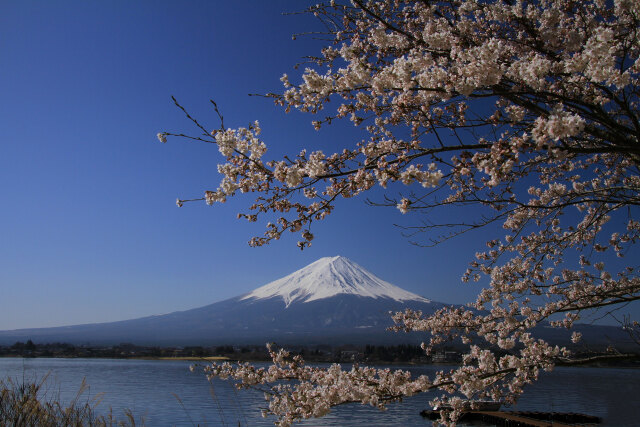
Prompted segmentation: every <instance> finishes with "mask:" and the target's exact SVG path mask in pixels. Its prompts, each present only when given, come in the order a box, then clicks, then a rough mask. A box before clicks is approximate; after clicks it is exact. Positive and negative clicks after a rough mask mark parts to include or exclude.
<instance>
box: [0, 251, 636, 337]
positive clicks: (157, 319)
mask: <svg viewBox="0 0 640 427" xmlns="http://www.w3.org/2000/svg"><path fill="white" fill-rule="evenodd" d="M444 306H445V304H442V303H439V302H434V301H431V300H429V299H427V298H425V297H422V296H420V295H416V294H414V293H411V292H409V291H406V290H404V289H402V288H399V287H397V286H395V285H392V284H391V283H388V282H386V281H384V280H382V279H380V278H378V277H377V276H375V275H374V274H373V273H370V272H369V271H367V270H365V269H364V268H362V267H361V266H359V265H358V264H356V263H355V262H353V261H351V260H349V259H347V258H344V257H341V256H335V257H326V258H321V259H319V260H317V261H315V262H313V263H311V264H309V265H307V266H306V267H303V268H301V269H300V270H297V271H295V272H293V273H291V274H289V275H287V276H285V277H283V278H281V279H278V280H275V281H273V282H271V283H268V284H266V285H264V286H261V287H259V288H257V289H254V290H253V291H251V292H249V293H246V294H244V295H240V296H238V297H235V298H230V299H227V300H224V301H220V302H216V303H213V304H209V305H206V306H204V307H199V308H194V309H191V310H186V311H177V312H174V313H169V314H164V315H157V316H148V317H142V318H139V319H133V320H123V321H119V322H109V323H95V324H86V325H74V326H64V327H54V328H37V329H19V330H13V331H0V344H4V345H7V344H13V343H15V342H16V341H27V340H29V339H31V340H32V341H34V342H37V343H53V342H67V343H72V344H88V345H109V344H119V343H124V342H130V343H133V344H138V345H161V346H175V345H203V346H205V345H220V344H225V345H226V344H264V343H266V342H271V341H275V342H278V343H280V344H333V345H339V344H360V345H363V344H378V345H379V344H401V343H414V344H418V343H420V342H421V341H424V340H425V339H428V333H427V334H425V333H418V332H415V333H409V334H406V333H392V332H388V331H386V329H387V328H388V327H390V326H392V325H393V321H392V319H391V316H390V312H396V311H403V310H405V309H406V308H411V309H413V310H421V311H422V312H423V313H424V314H427V315H428V314H431V313H433V312H435V311H436V310H438V309H440V308H442V307H444ZM576 330H578V331H580V332H582V334H583V341H585V342H588V343H590V344H592V345H598V346H606V345H608V344H610V343H620V342H622V341H624V340H625V339H627V340H628V336H627V335H626V334H625V333H624V332H623V331H622V329H621V328H615V327H609V326H589V325H576ZM535 332H536V335H537V336H539V337H540V338H545V339H550V340H552V342H555V343H561V344H567V343H568V336H569V333H568V332H567V331H566V330H559V329H553V328H548V327H546V326H544V325H540V326H538V327H537V328H536V331H535Z"/></svg>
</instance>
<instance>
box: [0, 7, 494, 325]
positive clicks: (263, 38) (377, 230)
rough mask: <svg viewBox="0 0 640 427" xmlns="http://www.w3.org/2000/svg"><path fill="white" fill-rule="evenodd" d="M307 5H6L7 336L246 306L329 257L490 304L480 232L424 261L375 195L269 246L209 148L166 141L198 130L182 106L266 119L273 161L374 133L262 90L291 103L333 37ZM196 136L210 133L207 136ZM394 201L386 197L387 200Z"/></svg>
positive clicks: (3, 292)
mask: <svg viewBox="0 0 640 427" xmlns="http://www.w3.org/2000/svg"><path fill="white" fill-rule="evenodd" d="M305 4H306V2H303V1H275V0H270V1H259V0H255V1H224V2H223V1H140V2H129V1H124V0H118V1H109V2H96V1H91V2H87V1H57V2H51V1H44V0H43V1H27V0H20V1H18V0H15V1H4V2H2V3H1V5H0V94H1V95H0V137H1V142H0V186H1V188H2V198H3V203H2V209H0V330H1V329H14V328H24V327H44V326H58V325H69V324H77V323H89V322H103V321H115V320H122V319H128V318H135V317H140V316H145V315H151V314H162V313H168V312H171V311H176V310H184V309H189V308H194V307H198V306H202V305H205V304H209V303H212V302H215V301H220V300H223V299H226V298H230V297H233V296H236V295H239V294H242V293H245V292H248V291H250V290H252V289H254V288H255V287H257V286H260V285H263V284H265V283H267V282H270V281H272V280H275V279H277V278H279V277H282V276H284V275H286V274H288V273H290V272H292V271H294V270H296V269H299V268H301V267H303V266H305V265H307V264H309V263H310V262H313V261H314V260H316V259H318V258H320V257H323V256H333V255H343V256H346V257H348V258H351V259H352V260H354V261H355V262H357V263H359V264H360V265H362V266H364V267H365V268H367V269H369V270H370V271H372V272H373V273H375V274H377V275H378V276H380V277H381V278H383V279H385V280H387V281H390V282H391V283H394V284H396V285H398V286H401V287H403V288H405V289H407V290H410V291H412V292H415V293H418V294H421V295H424V296H426V297H429V298H432V299H434V300H437V301H443V302H451V303H462V302H467V301H469V300H470V299H471V298H473V296H474V295H475V294H476V292H477V288H476V287H474V286H473V285H463V284H461V282H460V276H461V275H462V273H463V272H464V270H465V268H466V266H467V263H468V261H469V260H471V258H472V257H473V254H474V253H475V252H476V251H477V250H479V249H481V248H482V244H481V242H482V241H483V240H484V237H483V236H482V235H476V236H471V237H470V238H467V239H465V240H454V241H452V242H451V243H448V244H445V245H442V246H439V247H436V248H431V249H424V248H418V247H415V246H411V245H410V244H409V243H408V242H407V240H406V239H405V238H404V237H402V235H401V234H400V231H399V230H398V229H397V228H395V227H394V226H393V224H394V223H398V222H399V223H405V224H411V223H415V222H416V221H417V220H418V218H411V217H409V216H402V215H401V214H400V213H399V212H398V211H397V210H395V209H382V208H378V209H373V208H370V207H367V206H365V205H364V201H363V200H361V199H356V200H348V201H344V202H341V203H339V206H338V209H337V210H336V212H335V213H334V214H333V215H332V216H331V217H330V219H328V220H326V221H325V222H324V223H318V224H314V228H313V231H314V232H315V234H316V236H317V238H316V240H314V242H313V246H312V247H311V248H309V249H306V250H305V251H304V252H300V250H299V249H298V248H297V247H296V246H295V242H296V241H297V235H291V236H290V237H289V238H287V239H284V240H281V241H279V242H275V243H273V244H271V245H269V246H266V247H262V248H250V247H248V246H247V244H246V242H247V241H248V240H249V238H250V237H251V236H252V235H256V234H261V233H262V231H263V226H264V223H259V224H257V225H255V226H254V225H251V226H250V225H249V224H248V223H247V222H246V221H244V220H238V219H236V213H237V212H238V211H239V210H241V209H242V208H243V207H246V206H247V205H248V204H249V203H250V201H251V199H250V198H248V197H244V198H243V197H241V198H239V199H238V200H234V201H232V202H230V203H227V204H225V205H216V206H214V207H209V206H206V205H205V204H203V203H200V204H188V205H186V206H185V207H183V208H181V209H178V208H177V207H176V206H175V200H176V198H177V197H181V198H191V197H201V196H202V194H203V192H204V190H214V189H215V188H216V187H217V184H218V182H219V179H220V178H219V176H218V175H217V173H216V167H215V166H216V164H217V163H218V162H219V161H220V160H221V158H220V156H219V154H218V152H217V149H216V148H215V147H214V146H211V145H198V144H190V143H187V142H185V141H179V140H176V139H173V140H171V139H170V140H169V143H167V144H161V143H159V142H158V141H157V139H156V133H157V132H159V131H192V130H193V128H192V127H191V126H190V122H188V121H187V120H186V119H185V118H184V117H183V115H182V113H181V112H180V111H179V110H178V109H176V108H175V107H174V106H173V104H172V101H171V98H170V97H171V95H175V96H176V97H177V98H178V99H179V100H180V102H181V103H182V104H183V105H185V106H187V107H188V109H189V110H190V111H191V112H192V113H193V115H194V116H196V117H198V118H199V119H201V120H202V122H204V123H206V124H207V126H208V127H210V128H212V129H213V128H215V127H217V126H218V122H217V121H216V117H215V115H214V114H213V111H212V110H211V108H210V107H209V103H208V100H209V99H215V100H216V101H217V102H218V104H219V106H220V107H221V109H222V112H223V114H224V116H225V122H226V124H227V126H231V127H236V126H243V125H246V124H248V123H249V122H252V121H253V120H256V119H257V120H259V121H260V122H261V125H262V128H263V136H264V139H265V140H266V142H267V143H268V144H269V152H268V154H267V157H274V158H275V157H277V156H278V155H279V154H282V153H285V152H293V153H295V152H297V151H299V149H301V148H302V147H309V148H312V149H318V148H321V149H323V150H325V151H327V152H328V151H331V149H332V148H335V147H338V146H340V145H341V144H344V143H349V142H350V141H351V140H352V139H354V138H358V134H357V132H356V131H355V130H353V129H352V128H351V127H349V126H347V127H340V126H338V127H336V128H335V129H328V130H327V131H322V132H320V133H318V132H315V131H314V130H313V128H312V126H311V124H310V122H311V120H313V117H312V116H309V115H302V114H299V113H292V114H288V115H287V114H285V113H284V111H283V110H282V109H281V108H279V107H275V106H274V105H273V103H272V102H271V101H269V100H267V99H262V98H256V97H249V96H247V95H248V94H249V93H266V92H270V91H279V90H280V89H281V84H280V81H279V78H280V76H281V75H282V73H284V72H287V73H290V74H293V73H294V71H293V65H295V64H296V63H297V62H299V61H300V59H301V58H302V56H304V55H309V54H315V53H317V48H318V46H319V44H318V42H317V41H314V40H313V39H310V38H299V39H298V40H296V41H293V40H292V37H291V35H292V34H293V33H299V32H304V31H308V30H314V29H317V22H316V21H315V20H314V19H313V18H312V17H308V16H300V15H294V16H285V15H283V14H282V12H286V11H297V10H300V9H302V8H303V6H304V5H305ZM194 133H195V130H194ZM381 194H382V193H380V192H378V193H377V194H376V195H374V196H377V197H380V196H381Z"/></svg>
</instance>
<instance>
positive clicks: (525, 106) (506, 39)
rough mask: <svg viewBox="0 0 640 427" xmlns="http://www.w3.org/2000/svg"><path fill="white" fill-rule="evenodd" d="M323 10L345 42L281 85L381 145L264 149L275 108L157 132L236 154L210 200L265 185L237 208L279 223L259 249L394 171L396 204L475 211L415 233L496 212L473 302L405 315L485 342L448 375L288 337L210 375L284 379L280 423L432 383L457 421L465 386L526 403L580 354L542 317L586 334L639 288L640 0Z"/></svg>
mask: <svg viewBox="0 0 640 427" xmlns="http://www.w3.org/2000/svg"><path fill="white" fill-rule="evenodd" d="M308 12H309V13H312V14H314V15H316V16H317V17H318V18H319V19H320V20H321V21H322V22H323V24H324V25H325V28H327V36H328V39H329V41H328V42H327V43H326V44H327V45H326V46H325V47H324V48H323V49H322V51H321V52H320V53H319V54H318V56H317V57H314V58H313V62H312V65H311V66H309V67H308V68H306V69H304V71H303V72H301V73H300V75H299V76H296V77H290V76H288V75H286V74H285V75H284V76H282V79H281V80H282V82H283V84H284V91H283V93H280V94H269V95H268V96H270V97H272V98H273V99H274V100H275V103H276V104H278V105H280V106H283V107H284V108H285V109H286V110H287V111H289V110H291V109H297V110H300V111H303V112H309V113H312V114H313V115H314V117H315V118H316V120H315V121H313V125H314V126H315V128H316V129H320V128H322V127H324V126H327V125H330V124H331V123H333V122H334V121H336V120H340V119H344V120H347V119H348V120H350V121H351V122H353V124H354V125H355V126H359V127H362V128H364V129H366V131H367V135H368V137H367V139H365V140H362V141H354V143H353V145H352V146H346V147H344V149H343V150H342V151H340V152H336V153H323V152H322V151H313V152H307V151H306V150H302V151H301V152H300V153H298V154H297V155H296V156H290V157H285V158H283V159H281V160H271V161H266V160H264V156H265V153H266V146H267V145H266V144H265V143H264V142H263V141H262V140H261V139H260V126H259V124H258V123H257V122H256V123H254V124H252V125H250V126H248V127H240V128H236V129H231V128H226V127H225V126H224V123H223V121H222V116H221V115H220V114H219V113H218V115H219V117H220V121H221V126H220V128H219V129H215V130H213V131H211V130H210V129H205V128H204V127H202V126H200V124H199V123H198V122H197V121H196V120H193V121H194V123H196V125H198V126H199V127H200V130H201V131H202V132H203V134H202V135H196V136H186V135H183V134H175V133H170V132H162V133H160V134H158V138H159V139H160V141H162V142H166V140H167V137H172V136H182V137H187V138H192V139H196V140H200V141H203V142H209V143H213V144H216V145H217V147H218V149H219V151H220V153H221V154H222V156H223V157H224V158H225V161H224V162H223V163H221V164H220V165H219V166H218V171H219V172H220V174H221V175H222V179H221V182H220V184H219V186H218V188H217V189H216V190H213V191H206V192H205V195H204V197H203V198H202V199H196V200H204V201H206V203H208V204H214V203H222V202H224V201H225V200H226V199H227V198H229V197H233V196H234V195H236V194H237V193H239V192H240V193H254V194H255V203H253V204H252V205H251V206H249V207H248V210H247V211H246V212H243V213H240V214H239V216H240V217H242V218H245V219H247V220H249V221H252V222H254V221H258V220H259V219H261V218H263V217H264V216H266V215H272V213H274V212H275V213H277V214H278V215H277V216H279V219H278V220H277V221H275V222H274V223H271V222H269V223H267V225H266V232H265V233H264V235H262V236H256V237H254V238H253V239H252V240H251V241H250V242H249V243H250V245H252V246H260V245H264V244H267V243H269V242H271V241H272V240H278V239H280V237H282V236H283V234H284V233H286V232H287V231H289V232H295V233H300V235H301V237H302V238H301V240H300V241H299V242H298V246H299V247H300V248H301V249H304V248H305V247H307V246H309V245H311V241H312V239H313V238H314V236H313V234H312V233H311V232H310V228H309V227H310V225H311V224H312V223H313V222H314V221H319V220H322V219H323V218H325V217H326V216H327V215H329V214H331V212H332V211H333V209H334V203H335V201H336V200H337V199H338V198H350V197H354V196H360V195H362V194H367V191H369V190H370V189H372V188H373V187H374V186H376V185H381V186H382V187H384V188H387V185H389V184H391V183H395V182H398V183H401V184H404V185H406V189H407V192H406V194H404V193H402V194H389V195H388V196H387V198H386V199H385V201H384V202H382V203H381V204H386V205H392V206H396V207H397V208H398V209H399V210H400V212H401V213H403V214H404V213H407V212H412V211H415V212H421V213H422V214H423V215H424V216H425V217H426V218H433V217H434V215H433V213H434V212H435V211H436V210H438V209H447V210H448V211H451V210H452V209H459V210H461V212H463V213H462V214H461V217H462V218H464V220H462V221H457V222H456V221H452V222H450V223H444V224H442V223H432V222H425V223H423V224H420V225H416V226H414V227H410V228H409V229H408V232H409V233H410V234H411V235H412V236H413V238H414V239H415V238H417V237H419V236H421V235H425V236H427V239H426V244H437V243H439V242H441V241H443V240H446V239H449V238H452V237H455V236H458V235H460V234H462V233H465V232H466V231H469V230H472V229H476V228H479V227H484V226H488V225H490V224H501V225H502V227H503V230H504V233H503V235H496V236H495V238H493V239H491V240H489V241H488V242H487V248H486V249H485V250H484V251H482V252H479V253H477V254H476V257H475V258H476V259H475V260H473V261H472V262H471V263H470V267H469V269H468V270H467V271H466V273H464V275H463V281H481V282H482V283H486V287H484V289H482V290H481V291H480V293H479V295H478V297H477V300H476V301H475V302H473V303H471V304H469V305H468V306H466V307H449V308H444V309H442V310H439V311H438V312H436V313H435V314H433V315H427V316H425V315H423V314H422V313H420V312H413V311H410V310H407V311H406V312H402V313H396V314H395V315H394V316H393V318H394V320H395V322H396V329H397V330H406V331H426V332H429V333H430V339H429V341H428V342H425V344H423V346H424V348H425V351H427V352H429V351H430V350H431V349H433V348H434V347H435V346H437V345H439V344H441V343H443V342H445V341H448V340H456V341H458V342H461V343H463V344H465V345H468V348H469V350H468V353H467V354H466V355H465V356H464V359H463V363H462V365H461V366H460V367H458V368H456V369H452V370H450V371H442V372H439V373H438V374H437V375H436V376H435V377H433V378H427V377H418V378H412V377H411V376H410V374H409V373H407V372H402V371H391V370H386V369H375V368H366V367H360V366H354V367H353V368H352V369H351V370H348V371H345V370H342V369H341V367H340V366H339V365H333V366H331V367H329V368H327V369H323V368H316V367H309V366H306V365H305V364H304V361H303V360H302V359H301V358H300V357H297V356H296V357H290V356H289V355H288V353H287V352H286V351H284V350H279V351H276V350H273V351H272V357H273V362H274V364H273V366H271V367H269V368H264V369H263V368H260V369H258V368H256V367H254V366H252V365H250V364H240V365H231V364H227V363H225V364H214V365H212V366H209V367H208V368H207V373H208V374H209V375H211V376H218V377H222V378H227V377H230V378H234V379H236V380H239V381H240V383H239V384H240V386H256V385H265V384H275V385H272V387H271V388H269V390H268V391H269V409H268V410H267V411H266V412H268V413H272V414H275V415H277V417H278V421H277V423H279V424H280V425H289V424H291V423H292V422H294V421H295V420H299V419H303V418H308V417H318V416H322V415H324V414H326V413H327V412H328V411H329V410H330V408H331V407H332V406H335V405H340V404H344V403H349V402H361V403H365V404H370V405H374V406H378V407H384V405H385V404H386V403H388V402H391V401H396V400H401V399H402V398H403V397H405V396H410V395H412V394H415V393H419V392H424V391H427V390H433V389H438V390H440V391H441V397H439V398H437V399H435V401H434V403H447V404H448V405H450V408H451V411H448V412H446V411H445V412H443V413H442V419H441V421H442V422H444V423H453V422H455V419H456V417H457V416H459V414H460V411H461V410H462V408H463V407H464V405H465V404H466V403H465V402H464V400H463V399H462V398H461V396H464V397H465V398H467V399H472V400H473V399H494V400H502V401H505V402H514V401H515V400H516V399H517V398H518V396H519V395H520V394H521V393H522V391H523V386H524V385H526V384H528V383H531V382H532V381H535V380H536V379H537V377H538V375H539V372H540V370H542V369H551V368H552V367H553V365H554V363H555V362H557V360H558V359H559V358H566V357H568V356H569V351H568V350H567V349H566V348H561V347H557V346H552V345H550V344H548V343H546V342H545V341H543V340H541V339H537V338H536V337H535V336H534V334H533V333H532V328H533V327H535V326H536V325H538V324H541V323H543V322H549V323H550V324H551V325H552V326H556V327H564V328H568V329H570V328H571V327H572V325H573V324H574V323H575V322H576V321H578V320H579V319H580V318H581V316H582V315H583V314H584V313H585V311H589V310H593V309H600V310H611V309H615V307H619V306H620V305H623V304H627V303H629V302H631V301H634V300H637V299H639V298H640V279H639V277H638V267H637V266H636V265H632V264H633V260H628V261H627V262H626V263H625V265H624V267H623V268H616V267H615V266H616V265H618V263H611V262H609V260H612V259H615V256H618V257H623V256H624V255H625V253H628V252H629V251H630V250H631V249H630V248H632V247H633V244H635V243H636V242H637V241H638V239H639V238H640V222H639V221H638V220H636V219H634V217H635V216H636V215H637V212H638V205H639V204H640V168H639V166H640V117H639V114H638V101H639V95H640V91H639V89H640V88H639V86H638V78H639V76H640V60H639V59H638V57H639V54H640V32H639V23H640V2H638V1H637V0H614V1H606V0H581V1H577V0H576V1H574V0H537V1H527V0H448V1H430V0H422V1H418V0H416V1H408V0H407V1H402V0H395V1H394V0H352V1H351V2H347V1H344V2H342V1H335V2H334V1H331V2H330V3H327V4H319V5H316V6H313V7H311V8H309V10H308ZM330 100H331V101H332V102H329V101H330ZM214 105H215V104H214ZM332 106H335V108H330V107H332ZM216 111H218V110H217V107H216ZM189 117H190V116H189ZM190 118H191V117H190ZM394 188H396V186H395V185H394ZM187 201H192V200H178V201H177V203H178V205H179V206H181V205H182V204H183V203H185V202H187ZM478 207H481V209H480V210H478ZM466 208H472V209H474V210H473V211H467V210H466ZM478 211H480V212H482V214H481V215H478V214H477V212H478ZM438 227H443V228H441V229H440V230H441V231H442V232H438V231H436V230H437V229H438ZM492 229H493V228H492ZM417 233H419V234H417ZM423 233H426V234H423ZM423 243H425V242H424V241H423ZM627 324H628V325H632V326H631V327H633V325H635V327H637V323H635V324H634V323H629V322H627ZM579 339H580V336H579V334H578V333H573V335H572V340H573V341H574V342H577V341H579ZM492 349H493V350H495V349H499V350H500V352H499V353H498V352H495V353H494V352H492ZM498 354H500V355H498ZM284 379H291V380H295V381H293V382H291V383H283V382H282V381H281V380H284Z"/></svg>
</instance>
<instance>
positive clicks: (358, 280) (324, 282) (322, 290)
mask: <svg viewBox="0 0 640 427" xmlns="http://www.w3.org/2000/svg"><path fill="white" fill-rule="evenodd" d="M338 294H351V295H358V296H362V297H369V298H390V299H393V300H396V301H421V302H431V301H429V300H428V299H426V298H423V297H421V296H419V295H416V294H414V293H411V292H409V291H405V290H404V289H402V288H399V287H397V286H394V285H392V284H391V283H388V282H385V281H384V280H382V279H380V278H378V277H376V276H374V275H373V274H372V273H370V272H368V271H367V270H365V269H364V268H362V267H360V266H359V265H358V264H356V263H355V262H353V261H351V260H349V259H347V258H345V257H341V256H335V257H326V258H320V259H319V260H317V261H315V262H313V263H311V264H309V265H307V266H306V267H304V268H302V269H300V270H298V271H295V272H293V273H291V274H289V275H288V276H285V277H283V278H281V279H278V280H276V281H274V282H271V283H269V284H266V285H264V286H261V287H259V288H257V289H255V290H253V291H252V292H250V293H248V294H247V295H244V296H243V297H242V298H241V299H243V300H244V299H249V298H254V299H267V298H274V297H281V298H282V299H283V300H284V302H285V304H286V305H287V306H289V304H291V303H292V302H294V301H296V300H301V301H302V302H310V301H315V300H319V299H323V298H329V297H332V296H335V295H338Z"/></svg>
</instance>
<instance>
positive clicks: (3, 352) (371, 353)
mask: <svg viewBox="0 0 640 427" xmlns="http://www.w3.org/2000/svg"><path fill="white" fill-rule="evenodd" d="M287 348H288V349H290V350H291V352H292V354H299V355H301V356H303V357H304V358H305V360H307V361H308V362H312V363H360V362H366V363H378V364H380V363H382V364H388V363H402V364H438V363H442V364H459V363H460V361H461V359H462V352H461V349H460V348H456V347H454V346H445V347H442V348H441V349H440V350H439V351H436V352H434V353H432V354H431V355H426V354H425V353H424V351H423V350H422V349H421V347H420V346H417V345H411V344H400V345H364V346H357V345H342V346H330V345H310V346H297V347H296V346H287ZM605 354H606V353H603V352H595V351H589V350H584V351H576V354H575V357H576V358H589V357H593V356H602V355H605ZM0 357H26V358H35V357H50V358H54V357H55V358H112V359H166V360H194V361H197V360H215V359H218V360H220V359H222V360H224V359H226V360H229V361H265V362H266V361H270V360H271V358H270V356H269V354H268V352H267V349H266V347H265V346H263V345H243V346H238V345H217V346H208V347H207V346H185V347H181V346H175V347H150V346H140V345H136V344H132V343H120V344H117V345H104V346H100V345H74V344H69V343H45V344H41V343H34V342H33V341H31V340H28V341H27V342H21V341H19V342H16V343H14V344H13V345H10V346H1V345H0ZM592 365H593V366H625V367H637V368H640V353H631V354H628V357H626V358H614V359H612V360H605V361H604V362H603V361H599V362H598V363H593V364H592Z"/></svg>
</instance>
